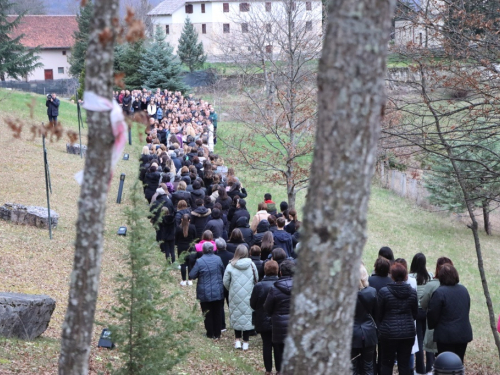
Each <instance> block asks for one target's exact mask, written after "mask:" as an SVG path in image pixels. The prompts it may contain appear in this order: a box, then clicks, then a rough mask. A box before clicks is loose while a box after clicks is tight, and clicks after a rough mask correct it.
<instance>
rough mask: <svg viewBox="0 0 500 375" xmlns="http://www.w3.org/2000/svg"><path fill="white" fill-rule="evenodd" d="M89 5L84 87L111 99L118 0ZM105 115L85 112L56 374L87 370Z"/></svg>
mask: <svg viewBox="0 0 500 375" xmlns="http://www.w3.org/2000/svg"><path fill="white" fill-rule="evenodd" d="M94 4H95V5H94V17H93V19H92V26H91V30H92V33H91V35H90V41H89V46H88V50H87V59H86V64H85V65H86V69H87V70H86V76H85V88H86V90H88V91H93V92H95V93H96V94H97V95H100V96H103V97H105V98H108V99H109V100H111V99H112V87H113V44H114V39H115V35H114V30H113V19H116V18H117V17H118V0H95V2H94ZM114 23H116V22H114ZM109 116H110V113H109V112H92V111H88V114H87V121H88V125H89V133H88V152H87V157H86V159H85V174H84V180H83V184H82V187H81V192H80V199H79V201H78V221H77V223H76V229H77V235H76V243H75V258H74V264H73V272H72V274H71V280H70V291H69V300H68V309H67V311H66V318H65V321H64V324H63V331H62V343H61V354H60V357H59V374H61V375H63V374H64V375H87V374H88V359H89V354H90V342H91V338H92V327H93V324H94V314H95V306H96V301H97V291H98V289H99V275H100V269H101V254H102V246H103V231H104V214H105V211H106V198H107V192H108V182H109V178H110V172H111V171H110V168H111V152H112V146H113V142H114V137H113V133H112V130H111V122H110V117H109Z"/></svg>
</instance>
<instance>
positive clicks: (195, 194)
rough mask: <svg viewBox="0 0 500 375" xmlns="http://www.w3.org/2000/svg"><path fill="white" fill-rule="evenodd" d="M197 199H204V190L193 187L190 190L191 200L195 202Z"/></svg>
mask: <svg viewBox="0 0 500 375" xmlns="http://www.w3.org/2000/svg"><path fill="white" fill-rule="evenodd" d="M197 199H201V200H204V199H205V190H204V189H201V188H200V189H193V191H192V192H191V200H192V201H193V202H196V200H197Z"/></svg>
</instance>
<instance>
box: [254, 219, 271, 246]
mask: <svg viewBox="0 0 500 375" xmlns="http://www.w3.org/2000/svg"><path fill="white" fill-rule="evenodd" d="M268 230H269V221H267V220H261V221H260V222H259V224H258V225H257V233H255V234H254V235H253V244H254V245H257V246H259V247H260V245H262V237H264V234H265V233H266V232H267V231H268Z"/></svg>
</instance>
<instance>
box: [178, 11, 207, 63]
mask: <svg viewBox="0 0 500 375" xmlns="http://www.w3.org/2000/svg"><path fill="white" fill-rule="evenodd" d="M177 54H178V55H179V58H180V59H181V61H182V62H183V63H184V64H185V65H186V66H187V67H188V68H189V71H191V72H192V71H194V70H196V69H199V68H202V67H203V64H204V63H205V60H206V59H207V55H205V52H204V51H203V43H202V42H200V43H198V33H197V32H196V30H195V29H194V26H193V24H192V23H191V20H190V19H189V17H186V20H185V21H184V27H183V28H182V34H181V37H180V38H179V46H178V47H177Z"/></svg>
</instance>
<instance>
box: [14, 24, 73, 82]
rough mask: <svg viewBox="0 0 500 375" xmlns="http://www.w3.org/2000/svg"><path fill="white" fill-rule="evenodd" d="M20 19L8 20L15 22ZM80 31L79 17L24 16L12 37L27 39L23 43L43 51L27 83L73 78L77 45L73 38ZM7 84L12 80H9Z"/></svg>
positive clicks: (26, 78)
mask: <svg viewBox="0 0 500 375" xmlns="http://www.w3.org/2000/svg"><path fill="white" fill-rule="evenodd" d="M16 17H17V16H9V17H8V19H9V21H12V20H14V19H15V18H16ZM77 30H78V24H77V22H76V16H24V17H23V18H22V19H21V22H20V23H19V25H18V26H17V27H16V29H15V30H14V31H13V32H12V33H11V35H10V36H11V37H17V36H19V35H24V36H23V37H22V39H21V43H22V44H23V45H24V46H26V47H28V48H36V47H40V53H39V56H40V59H39V62H40V63H42V64H43V66H42V67H40V68H37V69H35V70H34V71H33V72H32V73H31V74H30V75H29V76H28V77H25V80H26V81H41V80H53V79H63V78H71V76H70V75H69V62H68V59H69V56H70V53H71V48H72V47H73V44H74V38H73V34H74V32H75V31H77ZM7 80H12V78H10V79H9V77H7Z"/></svg>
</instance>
